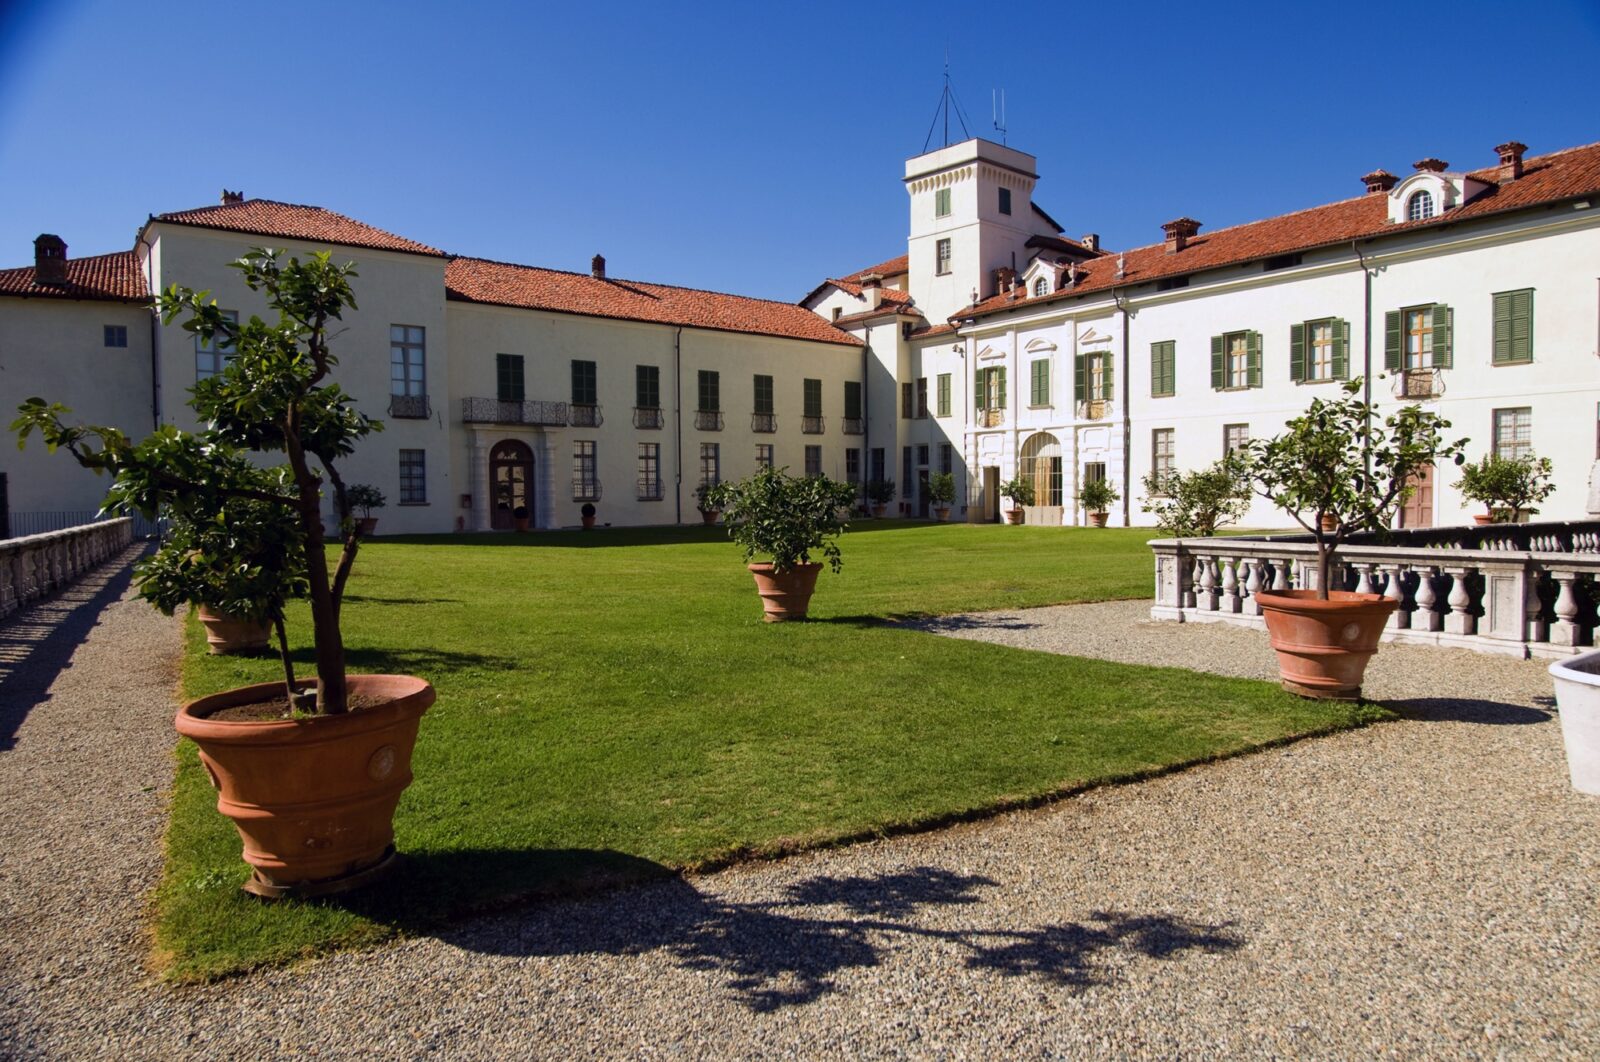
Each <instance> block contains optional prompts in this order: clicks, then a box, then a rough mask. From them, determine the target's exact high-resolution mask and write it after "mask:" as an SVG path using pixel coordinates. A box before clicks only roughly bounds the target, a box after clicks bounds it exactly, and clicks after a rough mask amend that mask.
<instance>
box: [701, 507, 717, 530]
mask: <svg viewBox="0 0 1600 1062" xmlns="http://www.w3.org/2000/svg"><path fill="white" fill-rule="evenodd" d="M721 515H722V510H721V509H701V510H700V519H702V520H704V521H705V522H706V525H707V526H710V525H711V524H714V523H716V522H717V517H719V516H721Z"/></svg>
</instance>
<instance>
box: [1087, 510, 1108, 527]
mask: <svg viewBox="0 0 1600 1062" xmlns="http://www.w3.org/2000/svg"><path fill="white" fill-rule="evenodd" d="M1089 526H1090V527H1104V526H1106V514H1105V513H1090V514H1089Z"/></svg>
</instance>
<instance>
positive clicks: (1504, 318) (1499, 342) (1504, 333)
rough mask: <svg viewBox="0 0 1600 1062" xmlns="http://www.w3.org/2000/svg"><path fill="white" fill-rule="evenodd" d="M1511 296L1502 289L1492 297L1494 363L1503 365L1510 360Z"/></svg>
mask: <svg viewBox="0 0 1600 1062" xmlns="http://www.w3.org/2000/svg"><path fill="white" fill-rule="evenodd" d="M1511 297H1512V293H1511V292H1509V291H1502V292H1500V293H1499V294H1498V295H1496V296H1495V297H1494V363H1495V364H1496V365H1504V364H1505V363H1506V362H1508V361H1510V360H1511Z"/></svg>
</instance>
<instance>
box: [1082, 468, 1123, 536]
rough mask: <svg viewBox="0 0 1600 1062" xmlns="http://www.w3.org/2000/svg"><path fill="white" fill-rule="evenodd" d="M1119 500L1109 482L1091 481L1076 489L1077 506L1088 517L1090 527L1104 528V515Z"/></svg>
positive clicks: (1115, 489)
mask: <svg viewBox="0 0 1600 1062" xmlns="http://www.w3.org/2000/svg"><path fill="white" fill-rule="evenodd" d="M1121 500H1122V495H1120V494H1118V493H1117V488H1115V487H1113V486H1112V485H1111V481H1110V480H1106V479H1091V480H1089V481H1088V482H1087V483H1085V484H1084V485H1083V486H1082V487H1080V488H1079V489H1078V504H1079V505H1081V506H1083V511H1084V513H1085V515H1087V516H1088V517H1089V526H1090V527H1104V526H1106V513H1107V512H1108V511H1110V509H1111V507H1112V506H1113V505H1115V504H1116V503H1117V502H1119V501H1121Z"/></svg>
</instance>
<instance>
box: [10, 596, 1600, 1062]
mask: <svg viewBox="0 0 1600 1062" xmlns="http://www.w3.org/2000/svg"><path fill="white" fill-rule="evenodd" d="M1147 607H1148V605H1147V604H1145V605H1138V604H1117V605H1092V606H1076V607H1073V608H1066V609H1049V610H1035V611H1030V612H1028V613H1017V614H1012V615H1013V617H1014V618H1013V619H1011V620H1009V621H1008V620H1005V619H999V618H996V617H969V618H968V619H967V621H966V622H964V623H960V624H954V623H948V622H947V623H945V624H943V626H945V627H947V628H951V627H956V628H959V630H955V631H953V632H952V633H957V634H959V635H960V636H963V637H988V638H992V639H994V640H1005V641H1014V640H1016V641H1015V643H1016V644H1028V645H1031V646H1033V647H1038V648H1049V647H1054V648H1058V649H1063V648H1071V649H1072V650H1073V651H1076V652H1081V653H1093V654H1094V655H1107V656H1114V657H1115V656H1122V655H1125V654H1135V653H1138V652H1140V651H1141V647H1142V651H1143V652H1144V653H1146V654H1149V653H1151V652H1159V653H1160V654H1161V656H1162V658H1163V659H1165V660H1168V661H1171V662H1174V663H1180V662H1184V661H1194V662H1199V663H1204V664H1206V665H1207V666H1209V667H1212V668H1213V669H1220V668H1222V667H1226V668H1228V669H1230V670H1232V671H1233V673H1251V672H1250V671H1249V670H1248V669H1253V668H1258V667H1260V666H1262V665H1261V664H1260V662H1259V659H1258V658H1259V657H1260V656H1261V652H1260V646H1259V645H1257V644H1255V643H1256V642H1257V641H1258V640H1261V641H1264V638H1263V637H1262V636H1260V635H1253V636H1252V635H1251V634H1250V632H1244V631H1235V630H1232V629H1230V628H1226V627H1222V626H1218V625H1205V626H1200V625H1194V626H1192V627H1181V628H1179V627H1176V626H1174V625H1166V624H1163V625H1159V626H1155V625H1150V624H1148V623H1143V622H1141V619H1140V610H1141V609H1144V608H1147ZM130 610H131V611H130ZM136 613H137V617H136V615H135V614H136ZM153 615H154V614H153V613H151V612H149V610H148V609H144V608H143V606H139V605H132V606H130V605H128V604H126V603H124V604H118V605H114V606H112V607H111V608H110V610H109V611H108V612H107V613H106V616H105V620H104V622H103V624H102V625H101V626H100V627H98V628H96V629H95V630H94V631H92V632H91V633H90V635H89V637H88V640H87V641H86V642H85V643H84V645H83V646H82V647H81V649H80V650H79V651H78V654H77V656H76V657H75V658H74V661H73V665H74V666H73V668H72V669H71V670H70V671H68V672H64V673H63V674H62V677H61V678H60V679H58V680H57V682H56V685H55V687H54V689H53V691H52V693H53V696H52V698H51V699H50V700H49V701H47V702H45V703H44V704H43V705H41V706H39V707H38V708H36V709H35V710H34V711H33V712H32V713H30V714H29V717H28V718H27V720H26V721H25V722H24V724H23V727H22V730H21V733H20V735H19V740H18V745H17V748H16V749H15V750H13V751H10V752H0V796H4V797H7V798H10V799H6V800H5V801H4V805H5V809H0V816H3V817H0V830H3V831H4V832H3V834H0V858H4V860H5V862H4V863H0V867H3V871H0V872H3V873H4V874H5V878H4V881H3V882H0V884H3V885H4V887H5V898H4V899H3V900H0V903H4V904H6V905H7V906H5V907H4V908H3V910H4V911H5V917H6V922H5V937H6V941H7V944H6V945H5V947H6V951H5V953H4V955H5V959H6V963H7V969H6V970H5V972H4V973H0V985H3V986H4V996H3V997H0V1004H3V1005H4V1007H5V1014H4V1015H3V1016H0V1021H4V1022H5V1023H6V1024H5V1026H4V1028H5V1031H6V1033H7V1034H9V1035H11V1036H12V1037H13V1039H12V1040H11V1041H10V1045H9V1046H10V1051H11V1053H13V1054H29V1055H32V1054H45V1055H52V1056H55V1057H85V1056H100V1057H107V1056H116V1057H119V1058H179V1057H185V1058H186V1057H195V1058H199V1057H206V1058H246V1057H249V1058H287V1057H299V1056H305V1055H310V1054H316V1055H317V1056H319V1057H341V1058H342V1057H358V1056H359V1057H441V1058H504V1057H517V1056H641V1057H661V1056H678V1057H704V1056H713V1057H745V1056H752V1055H759V1056H782V1057H797V1056H807V1057H810V1056H816V1055H849V1056H852V1057H855V1056H877V1055H894V1056H916V1057H923V1056H959V1057H989V1056H996V1055H1002V1056H1015V1055H1023V1056H1037V1055H1058V1056H1071V1057H1079V1056H1093V1057H1107V1056H1117V1057H1126V1056H1145V1057H1172V1056H1175V1055H1193V1056H1208V1055H1209V1056H1272V1055H1276V1056H1290V1055H1293V1056H1310V1057H1347V1058H1348V1057H1361V1058H1366V1057H1374V1056H1380V1055H1405V1056H1417V1055H1426V1056H1440V1057H1443V1056H1449V1057H1501V1056H1511V1057H1552V1056H1554V1057H1560V1056H1567V1057H1574V1058H1587V1057H1594V1055H1595V1054H1596V1053H1597V1051H1600V918H1597V912H1600V801H1594V800H1592V799H1588V798H1584V797H1579V796H1577V795H1575V794H1573V793H1572V792H1571V790H1570V789H1569V788H1568V787H1567V783H1566V777H1565V767H1564V761H1563V758H1562V751H1561V744H1560V736H1559V731H1558V728H1557V726H1556V724H1555V723H1554V721H1553V720H1552V718H1551V717H1550V715H1549V712H1548V710H1547V705H1546V704H1545V702H1544V700H1543V698H1544V696H1545V695H1546V694H1547V693H1548V691H1549V686H1548V683H1547V681H1545V680H1544V679H1542V678H1541V675H1542V666H1541V665H1539V664H1530V663H1526V662H1519V661H1510V660H1493V659H1491V658H1486V657H1479V656H1476V655H1473V654H1468V653H1462V652H1460V651H1441V650H1431V649H1421V648H1414V647H1394V646H1388V647H1385V648H1384V650H1383V651H1382V652H1381V653H1380V654H1379V656H1378V660H1380V661H1384V664H1383V665H1382V670H1381V672H1379V671H1375V672H1374V673H1373V681H1372V683H1371V689H1370V691H1371V692H1372V693H1373V694H1374V695H1379V696H1384V697H1393V698H1397V699H1405V700H1406V703H1405V704H1402V705H1401V709H1402V711H1403V712H1404V713H1405V714H1406V719H1405V720H1404V721H1402V722H1398V723H1390V724H1384V725H1381V726H1376V727H1372V728H1369V729H1366V730H1363V731H1359V732H1354V733H1348V734H1342V735H1337V736H1334V737H1330V738H1324V739H1319V740H1315V741H1307V742H1302V743H1299V744H1296V745H1292V746H1288V747H1285V748H1280V749H1274V750H1270V751H1267V752H1263V753H1259V754H1256V755H1252V756H1245V757H1240V758H1236V759H1233V760H1230V761H1227V762H1223V763H1218V764H1213V765H1209V766H1205V767H1201V768H1198V769H1195V770H1191V771H1186V772H1183V773H1181V774H1176V775H1171V776H1168V777H1165V778H1160V779H1157V780H1154V781H1151V782H1146V783H1143V784H1139V785H1134V786H1126V787H1120V788H1113V789H1105V790H1100V791H1097V792H1093V793H1089V794H1087V795H1085V796H1082V797H1080V798H1077V799H1073V800H1069V801H1065V802H1063V803H1061V804H1059V805H1056V806H1054V807H1051V808H1046V809H1041V810H1037V811H1031V812H1026V813H1018V814H1013V815H1007V816H1003V817H1001V818H998V819H995V820H992V821H989V822H985V823H979V824H974V825H970V826H963V827H958V828H955V829H950V830H944V831H940V832H937V833H930V834H926V835H921V836H916V837H907V838H899V839H896V840H893V841H885V842H881V843H874V844H864V845H857V846H854V847H851V848H847V849H841V850H837V851H830V852H818V853H812V854H809V855H805V856H800V857H797V858H793V859H789V860H785V861H783V862H780V863H775V864H758V865H749V866H745V867H741V868H738V869H735V870H731V871H727V872H724V873H721V874H716V875H711V876H706V877H698V878H690V879H684V880H674V881H670V882H667V883H663V884H660V885H657V886H653V887H648V888H641V889H636V890H631V891H627V892H622V893H617V894H613V895H610V896H606V897H601V898H597V899H592V900H587V901H582V902H571V903H559V904H548V905H544V906H540V907H535V908H532V909H529V910H526V911H523V912H520V913H517V914H513V915H508V916H504V917H498V918H490V919H485V920H481V921H478V922H474V923H471V924H469V925H466V926H463V927H460V928H459V929H457V930H455V931H452V932H450V933H447V934H444V935H442V936H440V937H437V938H418V939H412V940H408V941H404V942H401V943H398V944H395V945H393V946H390V947H385V948H381V949H378V950H376V951H370V952H365V953H356V954H346V955H338V956H333V957H330V958H327V959H323V960H319V961H316V962H312V963H307V964H305V965H303V966H301V967H299V968H295V969H282V970H274V971H269V972H266V973H263V974H259V975H256V976H252V977H249V978H241V979H237V980H233V981H229V982H224V983H222V984H218V985H212V986H206V987H201V988H186V989H172V988H168V987H165V986H160V985H156V984H152V983H150V982H149V981H148V980H145V979H143V978H142V977H141V975H140V974H139V973H138V961H139V958H140V954H139V951H140V948H141V943H140V941H139V940H138V933H137V929H136V928H134V927H135V926H136V925H137V922H136V920H135V918H134V913H133V908H134V906H136V901H135V900H133V899H132V898H131V897H129V896H128V895H127V894H126V887H125V886H126V881H125V879H124V878H123V877H122V876H121V875H120V873H113V872H107V871H103V870H97V869H96V867H97V866H99V865H101V859H100V858H99V856H100V854H101V853H103V852H105V851H106V849H107V846H110V845H113V844H114V842H115V839H114V838H113V837H110V836H108V835H107V831H106V828H105V827H106V826H107V825H109V824H111V822H112V821H113V819H115V820H118V822H119V824H124V823H123V822H122V821H121V820H127V821H126V823H125V824H127V825H132V826H136V827H137V828H138V829H142V830H144V831H145V836H144V837H142V838H140V839H139V841H138V843H131V844H127V845H123V847H127V848H131V849H134V850H135V851H132V852H130V853H129V854H125V855H124V856H123V857H122V858H121V859H120V860H119V862H120V863H122V864H123V865H137V866H138V867H139V871H140V875H142V874H145V873H148V872H149V871H150V870H151V869H153V863H154V860H155V855H154V846H155V843H156V838H157V836H158V832H159V821H158V818H159V817H158V815H156V814H155V813H153V812H152V811H151V810H149V809H148V805H149V804H152V803H159V799H158V796H156V795H153V794H146V793H145V792H144V791H143V786H144V785H146V784H157V785H160V784H164V782H165V778H164V775H165V773H166V772H167V770H168V764H169V756H168V748H169V746H170V743H171V739H170V738H169V737H167V736H166V734H167V733H168V731H167V730H166V715H167V714H168V712H167V710H166V709H165V708H162V709H160V710H156V709H151V708H140V709H138V710H139V711H140V712H141V713H143V714H142V715H141V716H140V717H139V723H138V725H139V726H148V727H149V728H150V729H151V731H152V732H156V733H158V734H159V737H157V738H154V739H152V738H149V737H147V736H145V735H139V736H138V738H137V740H131V739H132V738H133V735H132V734H130V733H126V732H119V733H115V734H111V735H108V736H105V738H104V739H102V737H101V736H100V735H86V736H83V737H82V738H81V740H79V741H77V742H74V743H75V744H79V745H81V746H82V748H81V749H80V750H79V754H80V755H81V754H83V753H88V754H89V755H91V756H99V757H103V758H104V757H111V756H113V755H115V756H118V757H119V759H120V757H121V753H120V752H116V751H114V746H118V745H125V746H127V747H128V751H127V755H128V757H129V758H130V759H138V760H140V762H141V764H142V766H139V767H137V768H133V767H132V766H131V765H130V764H123V763H120V762H118V763H114V764H112V769H108V770H107V771H106V772H104V776H105V778H107V779H109V781H108V782H107V783H106V784H104V785H102V786H100V787H99V788H98V790H97V791H96V792H94V793H90V792H88V791H87V790H86V791H85V793H84V794H83V799H79V797H78V796H77V795H75V794H70V793H63V794H62V797H61V799H60V801H59V802H60V803H61V805H62V807H61V809H60V811H59V812H52V814H53V815H54V816H55V820H54V821H53V822H51V823H48V824H46V826H45V827H44V828H43V829H39V828H37V827H35V828H34V829H33V830H31V831H29V830H27V829H26V828H25V827H23V826H22V825H20V824H18V823H17V822H16V821H15V818H14V813H13V812H12V811H10V810H8V809H9V808H10V807H12V806H14V803H15V795H16V792H17V790H18V789H19V788H21V786H22V784H23V783H22V782H21V781H19V780H18V779H19V778H21V777H23V776H27V777H32V778H33V779H34V780H35V784H36V785H37V786H39V787H41V788H40V789H39V790H37V791H33V792H29V793H27V794H25V795H26V796H27V797H28V798H29V802H30V803H32V804H35V805H36V804H37V802H38V801H37V796H38V792H51V791H59V790H61V789H63V788H64V787H67V786H68V785H69V784H75V783H69V782H68V781H65V780H63V779H62V778H61V777H60V776H59V769H58V768H57V769H52V768H51V767H49V766H43V767H35V766H32V765H30V764H23V765H21V766H19V761H21V760H24V759H25V758H28V757H37V756H43V757H45V758H50V757H55V758H56V759H57V761H59V757H60V755H61V753H62V752H64V751H66V750H65V746H66V745H67V744H69V743H68V742H53V741H52V740H51V739H50V738H48V737H46V736H44V735H39V734H36V731H37V730H38V729H39V728H40V727H42V726H54V725H56V724H57V723H58V720H64V719H66V718H68V717H70V715H71V714H73V713H75V712H78V713H82V712H88V711H90V709H89V708H87V707H85V706H83V705H79V704H76V703H75V702H77V701H80V700H86V701H96V700H99V699H100V698H101V697H102V696H103V689H102V687H103V685H104V684H105V683H108V682H110V681H111V680H112V679H113V678H114V679H115V681H116V682H117V683H118V684H120V685H129V684H130V683H129V681H128V677H127V670H128V664H129V658H130V657H131V656H133V655H135V654H134V653H131V652H129V651H127V650H126V649H124V648H122V644H123V642H122V641H121V640H123V639H132V638H135V637H139V636H140V632H141V631H144V632H146V633H147V635H148V637H149V638H151V639H153V641H152V642H150V643H148V644H149V645H150V647H151V650H152V651H157V650H159V648H160V646H159V645H158V644H157V643H159V642H160V640H161V639H167V644H168V645H169V647H170V650H175V642H174V641H173V639H174V635H173V632H172V629H171V628H170V627H167V626H163V625H162V624H163V623H164V622H165V621H162V622H151V621H150V619H149V617H150V616H153ZM158 619H159V617H158ZM4 631H5V628H4V627H0V634H3V633H4ZM1241 636H1243V637H1241ZM1019 639H1021V640H1019ZM170 650H169V651H170ZM1391 661H1392V665H1393V666H1390V663H1391ZM1266 666H1268V667H1270V659H1268V660H1267V662H1266ZM158 670H159V669H158ZM92 671H98V682H93V681H86V680H89V679H93V678H95V677H96V676H94V675H91V674H89V673H90V672H92ZM74 673H77V674H74ZM69 676H72V680H73V681H75V682H78V683H80V686H79V688H78V691H77V692H69V690H68V689H67V688H65V687H64V686H63V683H65V682H66V681H67V680H68V677H69ZM150 678H151V681H152V682H153V684H154V685H155V686H159V685H160V680H158V679H157V677H156V676H155V675H153V674H152V675H151V676H150ZM90 691H100V692H95V693H94V694H93V695H91V693H90ZM127 710H128V711H132V709H131V708H129V709H127ZM126 722H127V724H128V727H130V728H131V727H133V726H134V720H133V719H132V718H128V719H127V720H126ZM57 744H59V745H61V746H62V747H61V748H59V749H58V748H57V747H56V746H57ZM129 769H133V770H134V773H135V774H137V773H138V772H139V771H143V772H144V774H143V775H142V777H144V778H145V779H148V778H149V777H150V776H151V775H152V774H153V775H155V776H157V777H158V781H157V782H155V783H151V782H149V781H143V782H137V783H134V782H130V781H129V780H128V778H129V775H126V774H124V773H123V772H124V771H125V770H129ZM136 809H138V810H136ZM40 835H44V836H46V837H47V840H46V841H45V842H44V846H45V847H47V848H51V849H54V848H56V847H57V842H56V841H55V839H54V838H55V837H56V836H57V835H64V836H65V838H66V840H64V841H62V842H61V843H60V847H61V848H62V849H64V851H61V852H58V853H57V854H56V855H55V856H53V857H51V856H41V857H40V858H38V859H35V858H33V856H32V850H33V849H34V848H37V847H39V846H40V842H39V840H38V837H39V836H40ZM19 841H21V842H22V843H21V850H22V851H25V852H28V853H29V854H28V857H27V859H26V860H24V861H22V862H14V860H16V859H17V858H18V857H17V856H16V855H15V853H16V852H18V851H19V848H18V843H19ZM80 846H81V847H83V848H89V849H93V850H95V852H96V856H97V858H96V862H95V864H94V865H85V866H82V867H81V868H80V869H81V873H82V880H81V882H78V883H77V884H74V885H67V886H62V887H61V888H60V889H59V890H57V891H55V892H53V893H51V894H50V896H48V897H33V896H26V897H22V898H20V899H18V898H16V894H17V893H18V892H26V891H32V890H39V889H41V888H43V886H42V885H41V884H40V882H39V878H38V874H39V873H40V872H41V871H42V870H46V869H50V867H49V866H48V864H57V865H56V866H55V869H57V870H60V869H63V868H66V867H69V866H70V867H77V866H78V863H79V861H78V859H77V857H76V851H77V849H78V847H80ZM141 846H143V849H144V850H143V851H138V850H139V849H140V848H141ZM130 860H131V862H130ZM141 860H142V862H141ZM85 862H86V861H85ZM138 876H139V875H134V877H138ZM75 880H76V879H75ZM14 904H17V905H20V906H16V907H14V906H12V905H14ZM58 924H59V925H60V926H61V928H59V929H58V928H57V925H58ZM22 932H25V933H26V934H27V935H26V937H25V938H24V939H22V940H20V941H19V940H18V937H19V934H20V933H22ZM49 969H57V970H59V971H61V972H62V974H63V976H65V975H68V974H73V975H76V976H77V977H78V980H77V981H75V982H68V983H66V984H62V983H60V982H57V981H45V980H44V979H43V977H42V976H41V971H43V970H49ZM3 1045H4V1041H0V1046H3Z"/></svg>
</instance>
